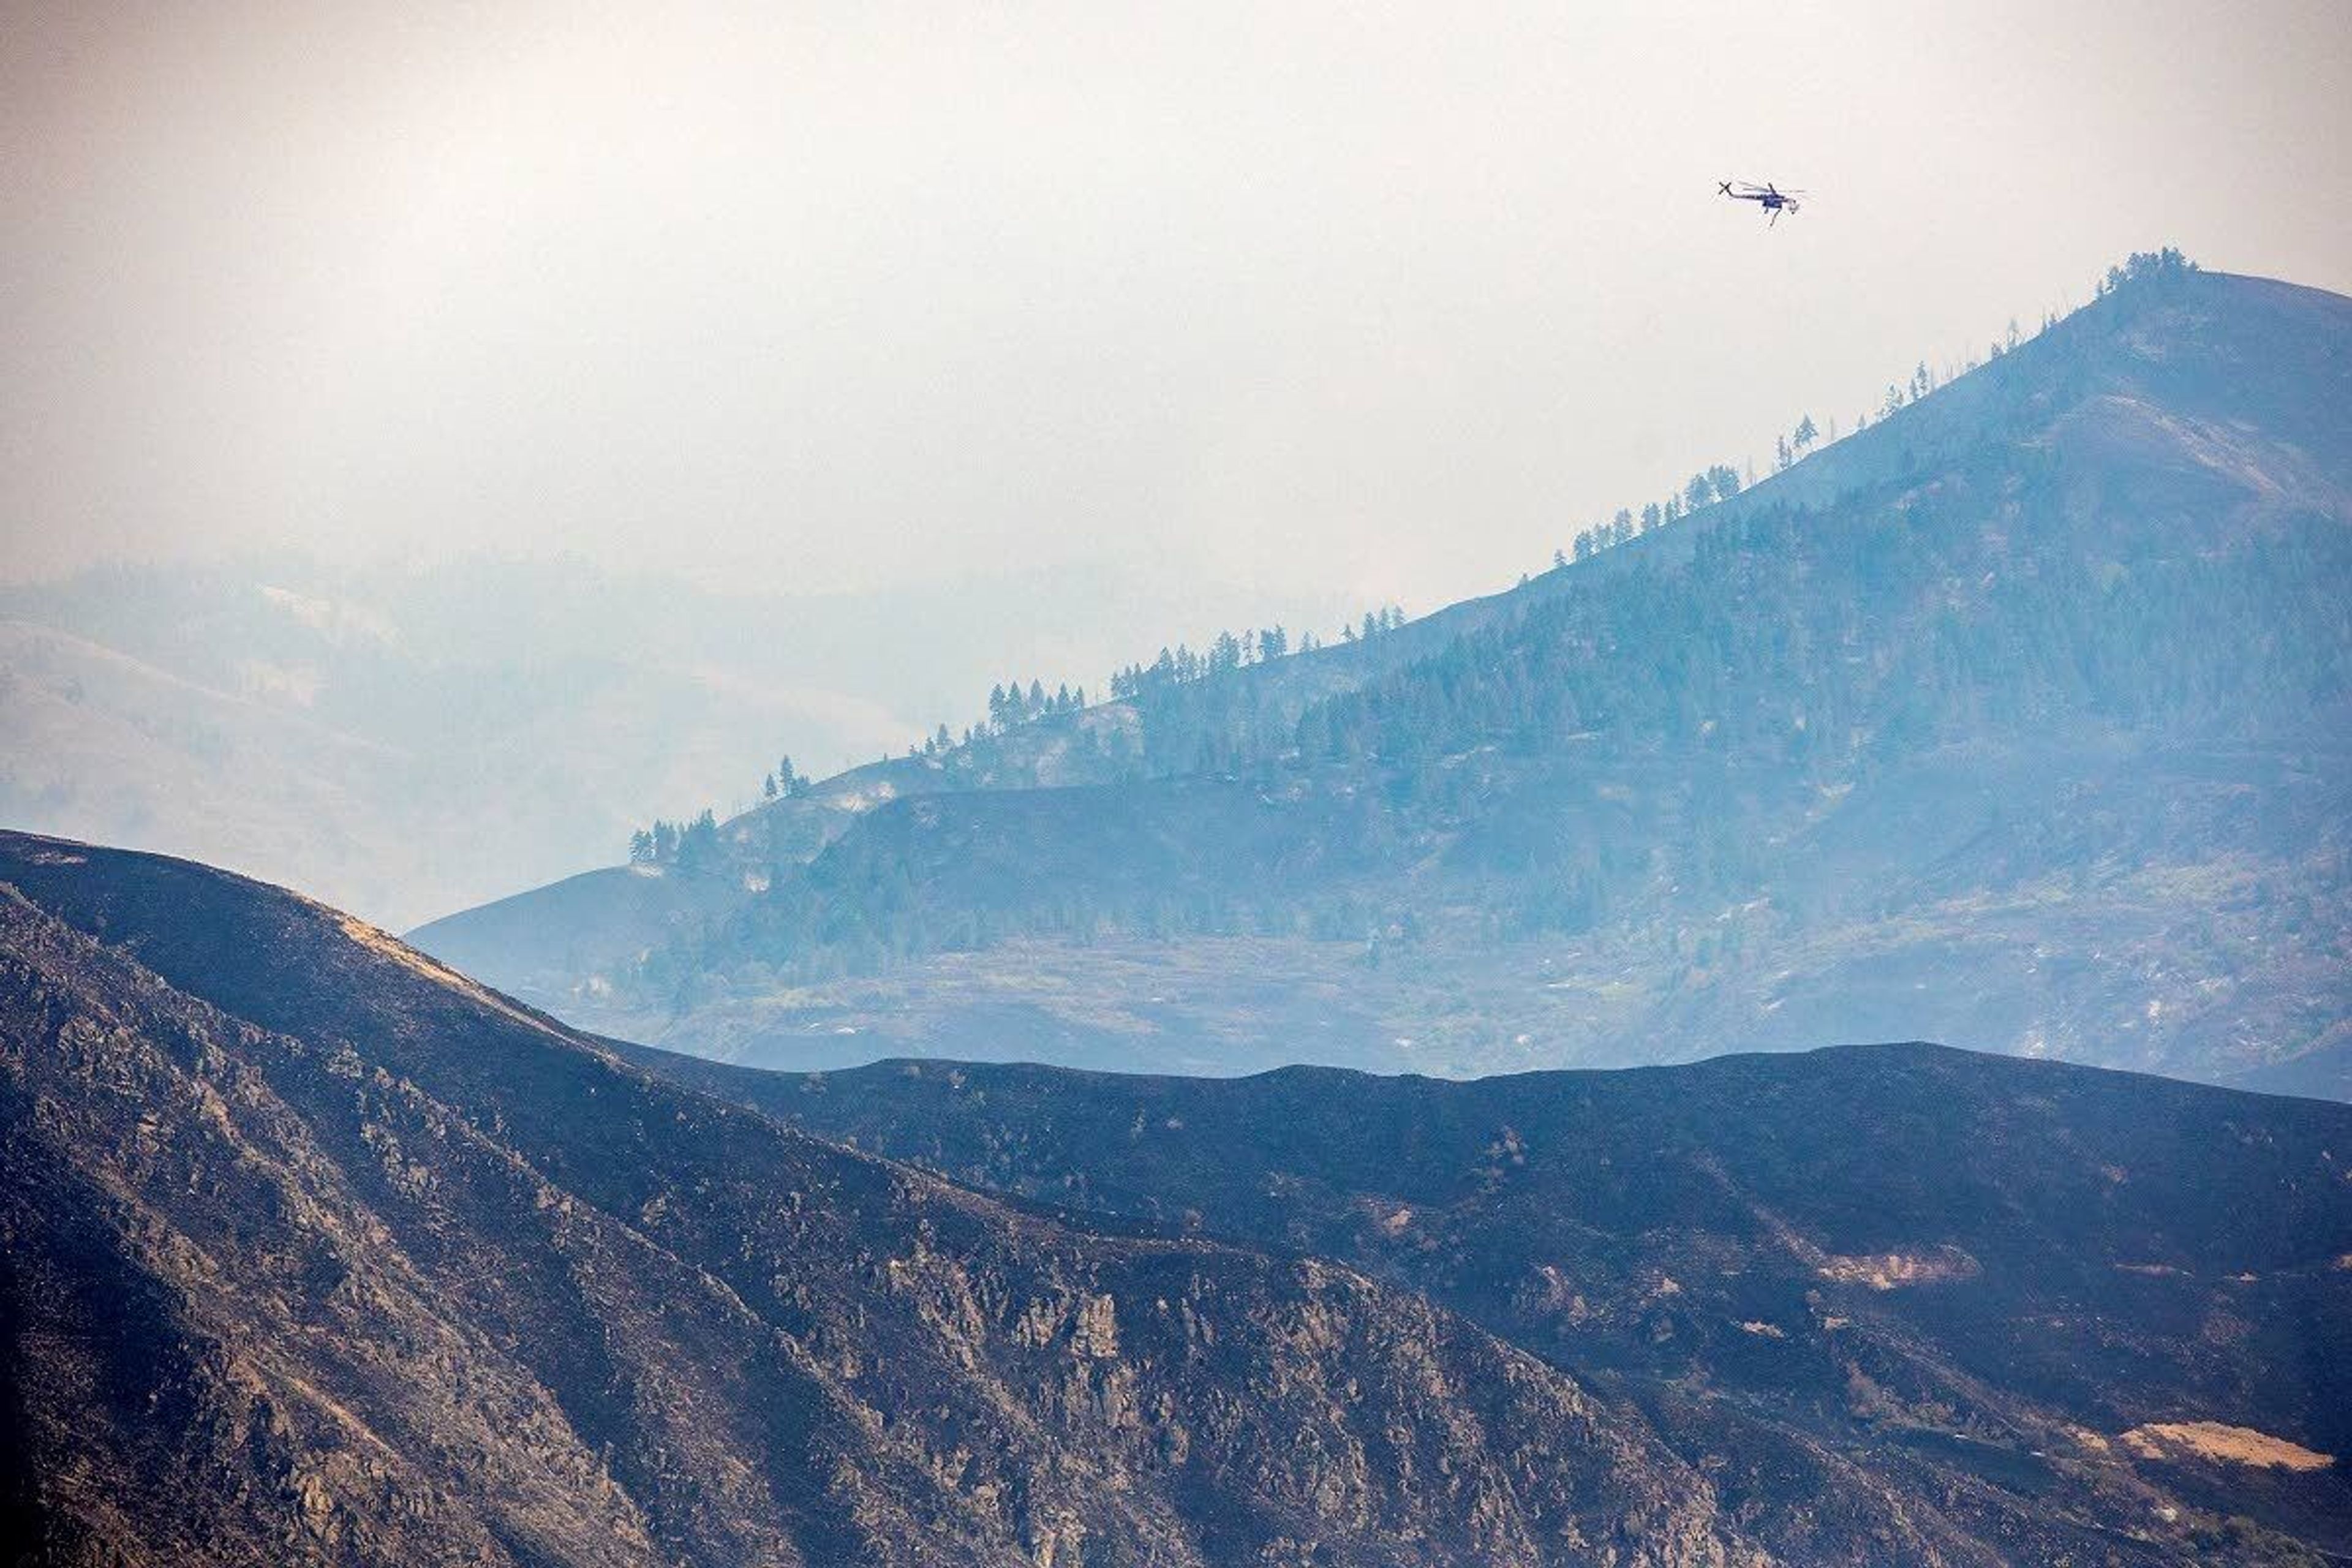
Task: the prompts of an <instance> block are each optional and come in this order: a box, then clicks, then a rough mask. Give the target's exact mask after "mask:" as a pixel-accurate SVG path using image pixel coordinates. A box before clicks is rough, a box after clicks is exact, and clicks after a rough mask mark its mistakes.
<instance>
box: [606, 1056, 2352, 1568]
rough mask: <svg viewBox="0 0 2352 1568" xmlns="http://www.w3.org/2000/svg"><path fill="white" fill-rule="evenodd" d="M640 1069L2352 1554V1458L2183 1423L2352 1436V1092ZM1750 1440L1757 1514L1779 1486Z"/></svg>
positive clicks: (1542, 1335) (2014, 1478) (1985, 1081)
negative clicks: (2142, 1489)
mask: <svg viewBox="0 0 2352 1568" xmlns="http://www.w3.org/2000/svg"><path fill="white" fill-rule="evenodd" d="M631 1054H632V1056H633V1058H635V1059H639V1060H643V1061H645V1062H646V1063H647V1064H648V1065H649V1066H651V1067H653V1068H655V1069H656V1070H657V1071H659V1072H661V1073H663V1074H665V1075H666V1076H668V1077H671V1078H674V1079H677V1080H678V1081H681V1082H685V1083H690V1084H694V1085H696V1086H698V1087H701V1088H705V1089H710V1090H712V1091H713V1092H716V1093H719V1094H723V1095H727V1096H729V1097H731V1098H733V1099H736V1100H740V1101H741V1102H742V1103H744V1104H746V1105H749V1106H751V1107H754V1108H756V1109H758V1110H762V1111H764V1112H766V1113H767V1114H769V1115H772V1116H774V1117H776V1118H777V1119H778V1120H780V1121H786V1122H788V1123H789V1124H792V1125H795V1126H801V1127H805V1128H807V1129H809V1130H810V1131H817V1132H820V1133H822V1134H824V1135H825V1136H828V1137H835V1138H841V1139H845V1140H847V1141H849V1142H854V1143H855V1144H856V1146H858V1147H859V1148H862V1149H866V1150H871V1151H873V1152H877V1153H885V1154H887V1155H889V1156H891V1157H893V1158H898V1159H903V1160H909V1161H913V1162H915V1163H919V1164H922V1165H926V1166H929V1167H930V1168H932V1169H935V1170H938V1171H940V1172H941V1173H945V1174H947V1175H950V1176H952V1177H954V1178H956V1179H958V1180H961V1181H967V1182H971V1183H973V1184H979V1185H983V1186H987V1187H991V1188H993V1189H996V1190H999V1191H1003V1192H1007V1193H1013V1194H1022V1195H1025V1196H1031V1197H1034V1198H1038V1199H1042V1200H1047V1201H1051V1202H1053V1203H1055V1204H1058V1205H1065V1206H1066V1209H1067V1210H1068V1211H1069V1212H1073V1213H1076V1214H1079V1215H1120V1216H1125V1217H1130V1218H1138V1219H1144V1220H1148V1221H1150V1222H1151V1223H1154V1224H1157V1225H1164V1226H1169V1227H1171V1229H1174V1230H1176V1231H1178V1232H1181V1233H1183V1234H1199V1235H1206V1236H1216V1237H1226V1238H1231V1239H1234V1240H1239V1241H1244V1242H1246V1243H1248V1244H1252V1245H1257V1246H1265V1247H1279V1248H1284V1249H1288V1250H1296V1251H1301V1252H1307V1253H1312V1254H1315V1255H1318V1256H1322V1257H1328V1258H1336V1259H1340V1260H1343V1261H1345V1262H1346V1263H1348V1264H1349V1266H1350V1267H1353V1268H1360V1269H1362V1270H1363V1271H1364V1272H1365V1273H1367V1274H1368V1275H1370V1276H1371V1277H1373V1278H1376V1279H1386V1280H1390V1281H1392V1282H1395V1283H1398V1284H1402V1285H1406V1286H1409V1287H1411V1288H1412V1289H1416V1290H1419V1291H1423V1292H1425V1293H1426V1294H1428V1295H1429V1296H1430V1297H1431V1298H1432V1299H1433V1300H1437V1301H1440V1302H1443V1303H1444V1304H1446V1305H1447V1306H1450V1307H1452V1308H1454V1309H1455V1310H1459V1311H1461V1312H1462V1313H1464V1315H1465V1316H1466V1317H1469V1318H1470V1319H1472V1320H1474V1321H1477V1322H1480V1323H1482V1324H1484V1325H1485V1326H1486V1327H1487V1328H1489V1329H1491V1330H1493V1331H1496V1333H1498V1334H1500V1335H1502V1336H1503V1337H1504V1338H1506V1339H1507V1340H1510V1341H1511V1342H1515V1343H1517V1344H1518V1345H1520V1346H1522V1347H1524V1348H1525V1349H1527V1350H1528V1351H1530V1352H1533V1353H1535V1354H1537V1355H1538V1356H1541V1357H1543V1358H1545V1359H1546V1360H1548V1361H1550V1362H1551V1363H1554V1364H1556V1365H1559V1366H1563V1367H1572V1368H1574V1369H1575V1370H1576V1371H1577V1372H1578V1373H1579V1375H1580V1376H1586V1377H1593V1376H1599V1377H1601V1386H1603V1387H1605V1388H1608V1389H1611V1390H1612V1391H1614V1392H1618V1393H1621V1394H1624V1395H1625V1396H1627V1397H1629V1398H1632V1399H1633V1400H1634V1401H1635V1402H1636V1403H1638V1404H1640V1405H1642V1406H1643V1408H1644V1409H1645V1410H1646V1411H1648V1412H1649V1413H1650V1414H1651V1415H1652V1416H1653V1417H1654V1419H1656V1420H1658V1421H1659V1422H1660V1423H1661V1425H1662V1426H1663V1427H1664V1429H1665V1430H1666V1431H1667V1432H1668V1433H1669V1435H1670V1436H1675V1437H1677V1438H1678V1440H1679V1441H1680V1442H1682V1443H1683V1444H1684V1445H1685V1452H1686V1453H1691V1454H1693V1455H1694V1457H1696V1452H1697V1451H1698V1449H1700V1448H1703V1447H1706V1445H1707V1444H1708V1443H1710V1442H1712V1441H1714V1440H1715V1439H1713V1438H1711V1437H1709V1436H1706V1433H1708V1432H1709V1431H1711V1430H1719V1429H1720V1428H1719V1427H1717V1426H1716V1425H1715V1424H1717V1423H1719V1422H1721V1421H1723V1420H1724V1419H1725V1410H1724V1408H1723V1407H1726V1406H1727V1407H1728V1408H1730V1409H1733V1410H1737V1411H1738V1412H1739V1413H1740V1414H1741V1415H1743V1416H1744V1417H1746V1418H1748V1419H1752V1420H1754V1421H1757V1422H1759V1423H1762V1424H1764V1425H1766V1426H1770V1427H1771V1428H1773V1429H1775V1430H1776V1431H1778V1432H1779V1433H1780V1436H1781V1440H1782V1441H1784V1442H1785V1443H1786V1445H1787V1450H1786V1451H1787V1454H1788V1455H1789V1456H1790V1458H1791V1459H1792V1462H1794V1463H1795V1464H1797V1465H1799V1466H1801V1467H1804V1466H1822V1467H1828V1468H1835V1467H1837V1466H1840V1465H1853V1466H1857V1467H1862V1468H1870V1469H1873V1470H1877V1469H1882V1468H1887V1467H1893V1468H1907V1467H1908V1466H1911V1465H1914V1464H1916V1465H1919V1466H1921V1467H1923V1468H1934V1469H1936V1470H1937V1471H1938V1472H1939V1473H1940V1474H1941V1476H1942V1480H1941V1482H1940V1483H1939V1484H1941V1485H1947V1486H1952V1487H1957V1488H1960V1489H1966V1488H1969V1487H1990V1488H1992V1489H1996V1490H2000V1491H2007V1492H2012V1493H2016V1494H2019V1495H2022V1496H2027V1497H2034V1498H2039V1499H2042V1500H2044V1501H2045V1502H2051V1503H2053V1504H2054V1500H2056V1499H2058V1498H2060V1497H2062V1496H2063V1495H2065V1494H2066V1493H2067V1491H2068V1490H2069V1489H2070V1487H2071V1486H2072V1485H2074V1484H2075V1483H2076V1482H2077V1481H2078V1480H2079V1479H2080V1476H2081V1467H2082V1466H2084V1465H2085V1464H2093V1463H2096V1464H2105V1463H2107V1462H2109V1461H2111V1460H2112V1461H2115V1462H2119V1463H2126V1464H2129V1465H2130V1466H2131V1467H2132V1468H2133V1469H2134V1472H2135V1480H2136V1484H2139V1485H2145V1486H2147V1487H2148V1488H2150V1489H2152V1490H2151V1493H2150V1498H2149V1500H2150V1504H2151V1506H2155V1507H2159V1508H2161V1507H2164V1506H2169V1505H2168V1504H2166V1503H2164V1502H2162V1501H2160V1500H2158V1497H2157V1496H2156V1494H2157V1493H2162V1494H2163V1495H2164V1496H2165V1497H2168V1498H2173V1499H2185V1498H2194V1499H2196V1500H2198V1501H2199V1504H2200V1506H2204V1507H2208V1508H2214V1509H2218V1510H2221V1511H2222V1512H2224V1513H2238V1512H2249V1513H2253V1514H2256V1515H2258V1516H2261V1517H2263V1518H2266V1519H2267V1520H2268V1521H2270V1522H2272V1523H2273V1524H2279V1525H2283V1526H2284V1527H2285V1528H2289V1529H2295V1530H2300V1531H2308V1532H2309V1536H2310V1539H2312V1540H2314V1541H2316V1542H2321V1543H2323V1544H2325V1545H2326V1546H2327V1547H2328V1549H2329V1550H2332V1551H2336V1552H2342V1551H2345V1550H2347V1548H2352V1489H2347V1486H2346V1482H2345V1468H2344V1466H2343V1465H2342V1464H2341V1463H2340V1462H2338V1463H2336V1464H2334V1465H2333V1466H2331V1465H2329V1464H2328V1463H2327V1462H2326V1461H2324V1460H2320V1459H2316V1458H2308V1459H2298V1460H2295V1461H2294V1463H2298V1464H2305V1465H2307V1466H2309V1467H2310V1468H2307V1469H2305V1470H2302V1471H2297V1470H2295V1469H2294V1468H2290V1467H2286V1466H2284V1465H2283V1466H2282V1467H2280V1468H2264V1467H2263V1466H2261V1465H2252V1466H2247V1465H2240V1464H2233V1463H2231V1462H2227V1461H2226V1460H2222V1459H2216V1458H2203V1457H2200V1456H2199V1455H2198V1454H2197V1453H2195V1452H2192V1451H2189V1450H2186V1449H2182V1448H2179V1447H2178V1446H2177V1445H2173V1446H2168V1445H2167V1444H2166V1443H2165V1442H2164V1441H2163V1440H2161V1439H2160V1438H2158V1437H2155V1436H2150V1434H2152V1433H2158V1432H2162V1431H2164V1430H2166V1429H2168V1428H2175V1427H2178V1428H2184V1429H2188V1430H2190V1431H2192V1432H2194V1433H2211V1434H2221V1433H2224V1432H2231V1431H2235V1432H2240V1433H2242V1434H2247V1435H2248V1436H2242V1437H2240V1438H2238V1439H2237V1441H2239V1442H2240V1443H2242V1444H2252V1442H2253V1438H2252V1436H2251V1434H2255V1433H2260V1434H2265V1435H2268V1436H2272V1437H2276V1438H2281V1439H2284V1442H2285V1443H2286V1444H2287V1445H2288V1446H2287V1447H2278V1448H2276V1449H2275V1450H2271V1451H2273V1452H2275V1453H2277V1454H2279V1455H2291V1451H2292V1452H2302V1453H2306V1454H2310V1455H2322V1454H2324V1455H2342V1454H2345V1453H2347V1452H2352V1418H2347V1413H2352V1381H2348V1380H2352V1163H2347V1161H2352V1155H2347V1142H2352V1108H2347V1107H2343V1106H2337V1105H2330V1104H2325V1103H2321V1102H2317V1101H2305V1100H2275V1099H2268V1098H2264V1097H2262V1096H2256V1095H2249V1094H2242V1093H2234V1092H2230V1091H2226V1090H2219V1089H2205V1088H2200V1087H2196V1086H2191V1085H2187V1084H2180V1083H2175V1082H2169V1081H2167V1080H2164V1079H2152V1078H2144V1077H2138V1076H2132V1075H2122V1074H2115V1073H2108V1072H2103V1071H2098V1070H2095V1069H2086V1068H2073V1067H2064V1066H2061V1065H2058V1064H2054V1063H2036V1062H2018V1061H2011V1060H2007V1059H2004V1058H1994V1057H1986V1056H1979V1055H1973V1054H1969V1053H1964V1052H1958V1051H1952V1050H1947V1049H1943V1048H1940V1047H1929V1046H1874V1047H1848V1048H1843V1049H1835V1050H1824V1051H1817V1052H1812V1053H1809V1054H1804V1055H1798V1056H1775V1057H1739V1058H1720V1059H1717V1060H1715V1061H1710V1062H1706V1063H1702V1064H1699V1065H1697V1066H1693V1067H1684V1068H1654V1069H1640V1070H1631V1071H1618V1072H1582V1073H1537V1074H1528V1075H1524V1076H1519V1077H1511V1078H1498V1079H1483V1080H1479V1081H1477V1082H1473V1083H1446V1082H1441V1081H1435V1080H1431V1079H1410V1078H1406V1079H1379V1078H1367V1077H1363V1076H1360V1075H1357V1074H1352V1073H1343V1072H1336V1071H1332V1070H1329V1069H1321V1068H1286V1069H1284V1070H1282V1071H1279V1072H1275V1073H1270V1074H1266V1075H1265V1076H1262V1077H1257V1078H1251V1079H1168V1078H1142V1077H1125V1076H1118V1075H1108V1074H1095V1073H1079V1072H1071V1071H1067V1070H1064V1069H1057V1068H1042V1067H1018V1066H992V1065H984V1064H941V1063H908V1062H884V1063H879V1064H877V1065H875V1066H873V1067H868V1068H858V1069H856V1070H854V1071H849V1072H841V1073H828V1074H822V1075H797V1074H785V1073H762V1072H756V1071H750V1070H746V1069H744V1068H733V1067H727V1066H723V1065H720V1064H717V1063H711V1062H705V1061H700V1060H697V1059H695V1058H685V1057H676V1056H668V1055H666V1054H664V1053H657V1052H650V1051H642V1050H633V1051H632V1053H631ZM1702 1389H1704V1390H1707V1391H1709V1395H1708V1397H1707V1398H1706V1399H1705V1400H1694V1398H1693V1395H1694V1393H1695V1391H1697V1390H1702ZM2224 1440H2225V1439H2222V1438H2221V1437H2219V1436H2215V1437H2212V1438H2210V1439H2209V1441H2210V1442H2212V1443H2219V1442H2221V1441H2224ZM2217 1451H2218V1450H2217ZM2249 1451H2251V1450H2249ZM1743 1463H1744V1457H1743V1456H1741V1455H1738V1454H1735V1455H1734V1456H1733V1457H1732V1459H1731V1464H1730V1467H1729V1468H1727V1469H1726V1470H1719V1471H1717V1478H1718V1482H1719V1484H1722V1485H1723V1486H1724V1487H1725V1489H1726V1491H1725V1495H1726V1497H1727V1499H1729V1500H1735V1502H1736V1500H1738V1498H1739V1497H1740V1496H1741V1495H1742V1491H1743V1488H1753V1489H1760V1490H1763V1491H1765V1492H1767V1493H1769V1490H1770V1488H1771V1486H1772V1485H1773V1484H1774V1483H1771V1482H1769V1481H1767V1480H1765V1479H1763V1478H1762V1477H1760V1476H1758V1475H1754V1474H1743V1471H1742V1466H1743ZM1735 1477H1738V1478H1740V1479H1733V1478H1735Z"/></svg>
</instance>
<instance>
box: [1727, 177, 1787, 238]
mask: <svg viewBox="0 0 2352 1568" xmlns="http://www.w3.org/2000/svg"><path fill="white" fill-rule="evenodd" d="M1717 189H1718V190H1720V191H1721V192H1722V193H1723V194H1724V195H1727V196H1729V197H1730V198H1731V199H1732V200H1733V201H1735V202H1754V203H1756V204H1757V205H1759V206H1761V207H1762V208H1763V209H1764V210H1765V211H1766V212H1768V213H1770V214H1771V215H1772V216H1770V217H1769V218H1767V219H1765V220H1764V226H1765V227H1767V228H1770V227H1771V226H1773V225H1775V224H1777V223H1779V222H1780V215H1781V214H1782V213H1784V212H1791V213H1792V212H1795V211H1796V210H1797V198H1798V197H1799V196H1801V195H1804V194H1805V193H1804V192H1802V191H1784V190H1782V189H1780V187H1779V186H1778V185H1775V184H1770V183H1769V182H1767V183H1766V184H1760V185H1751V184H1748V182H1747V181H1745V180H1725V181H1723V182H1721V183H1720V184H1718V185H1717Z"/></svg>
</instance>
